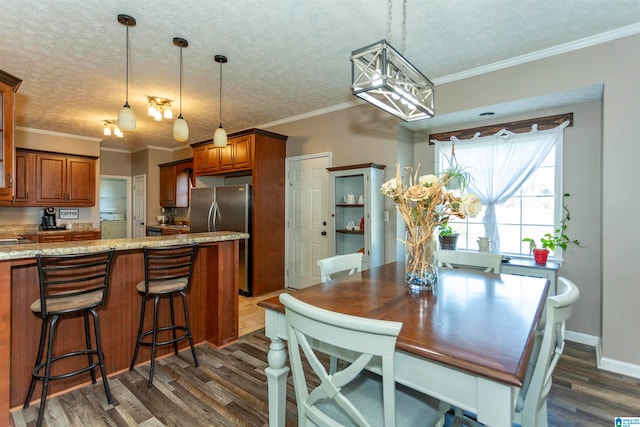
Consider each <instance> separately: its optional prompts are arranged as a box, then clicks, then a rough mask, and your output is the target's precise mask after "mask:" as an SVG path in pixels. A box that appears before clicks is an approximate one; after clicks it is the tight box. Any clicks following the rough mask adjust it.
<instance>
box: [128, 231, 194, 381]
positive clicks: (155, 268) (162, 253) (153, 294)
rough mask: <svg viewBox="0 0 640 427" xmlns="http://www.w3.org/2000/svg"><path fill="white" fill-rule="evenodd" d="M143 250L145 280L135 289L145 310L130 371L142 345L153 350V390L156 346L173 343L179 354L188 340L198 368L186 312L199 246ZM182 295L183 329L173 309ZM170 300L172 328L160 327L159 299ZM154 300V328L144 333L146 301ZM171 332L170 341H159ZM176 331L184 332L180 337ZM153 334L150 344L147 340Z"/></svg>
mask: <svg viewBox="0 0 640 427" xmlns="http://www.w3.org/2000/svg"><path fill="white" fill-rule="evenodd" d="M143 251H144V264H145V270H144V280H143V281H141V282H139V283H138V284H137V285H136V290H137V291H138V293H139V294H140V296H142V308H141V309H140V325H139V326H138V338H137V340H136V348H135V350H134V352H133V358H132V359H131V365H130V366H129V370H130V371H133V368H134V364H135V362H136V359H137V358H138V350H139V349H140V346H141V345H144V346H150V347H151V367H150V371H149V384H148V387H149V388H150V387H151V386H152V385H153V370H154V367H155V358H156V347H157V346H162V345H169V344H173V349H174V352H175V354H178V342H179V341H182V340H183V339H185V338H188V339H189V345H190V346H191V354H192V355H193V362H194V365H195V367H196V368H197V367H198V358H197V357H196V350H195V348H194V346H193V336H192V335H191V326H190V325H189V312H188V309H187V297H186V295H185V292H187V291H188V290H189V287H190V286H191V276H192V273H193V264H194V262H195V258H196V254H197V252H198V245H197V243H194V244H187V245H174V246H163V247H155V248H143ZM176 295H180V296H181V297H182V305H183V307H184V323H185V324H184V326H183V325H176V322H175V314H174V310H173V297H174V296H176ZM162 297H167V298H168V299H169V307H170V311H171V325H168V326H161V327H158V303H159V301H160V298H162ZM151 298H153V326H152V328H151V329H149V330H147V331H144V330H143V329H144V313H145V307H146V303H147V300H149V299H151ZM163 331H171V337H172V338H170V339H167V340H165V341H158V332H163ZM176 331H181V332H183V333H182V335H180V336H177V334H176ZM149 335H151V341H150V342H149V341H148V340H145V338H146V337H147V336H149Z"/></svg>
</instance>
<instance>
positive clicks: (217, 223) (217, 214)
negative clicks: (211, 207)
mask: <svg viewBox="0 0 640 427" xmlns="http://www.w3.org/2000/svg"><path fill="white" fill-rule="evenodd" d="M214 204H215V205H216V208H215V211H214V214H213V231H220V230H218V228H219V227H220V217H221V216H222V215H221V214H220V206H219V205H218V202H214Z"/></svg>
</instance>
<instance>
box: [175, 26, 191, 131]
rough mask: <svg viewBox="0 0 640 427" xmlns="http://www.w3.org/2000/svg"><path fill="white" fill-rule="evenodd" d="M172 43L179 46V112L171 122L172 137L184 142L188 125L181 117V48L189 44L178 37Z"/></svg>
mask: <svg viewBox="0 0 640 427" xmlns="http://www.w3.org/2000/svg"><path fill="white" fill-rule="evenodd" d="M173 44H174V45H176V46H178V47H179V48H180V114H178V118H177V119H176V121H175V122H173V139H175V140H176V141H178V142H185V141H186V140H187V139H189V126H188V125H187V121H186V120H185V119H184V117H182V48H184V47H187V46H189V42H188V41H186V40H185V39H182V38H180V37H175V38H174V39H173Z"/></svg>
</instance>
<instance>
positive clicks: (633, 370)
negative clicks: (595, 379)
mask: <svg viewBox="0 0 640 427" xmlns="http://www.w3.org/2000/svg"><path fill="white" fill-rule="evenodd" d="M565 338H566V340H567V341H573V342H577V343H580V344H585V345H589V346H592V347H595V349H596V361H597V364H598V369H603V370H605V371H610V372H615V373H616V374H620V375H626V376H628V377H633V378H640V365H635V364H633V363H628V362H621V361H619V360H616V359H610V358H608V357H602V346H601V342H600V337H596V336H593V335H587V334H582V333H580V332H573V331H566V335H565Z"/></svg>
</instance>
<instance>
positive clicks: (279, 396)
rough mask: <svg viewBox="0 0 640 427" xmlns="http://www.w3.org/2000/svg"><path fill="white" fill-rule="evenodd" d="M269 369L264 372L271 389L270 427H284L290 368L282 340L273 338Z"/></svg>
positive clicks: (270, 347)
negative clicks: (287, 364)
mask: <svg viewBox="0 0 640 427" xmlns="http://www.w3.org/2000/svg"><path fill="white" fill-rule="evenodd" d="M267 362H268V363H269V367H268V368H266V369H265V370H264V371H265V373H266V375H267V385H268V387H269V427H284V424H285V423H284V422H285V418H286V415H287V412H286V399H287V375H288V374H289V367H288V366H286V363H287V352H286V351H285V346H284V341H282V340H281V339H280V338H273V337H272V338H271V344H270V345H269V354H268V355H267Z"/></svg>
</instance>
